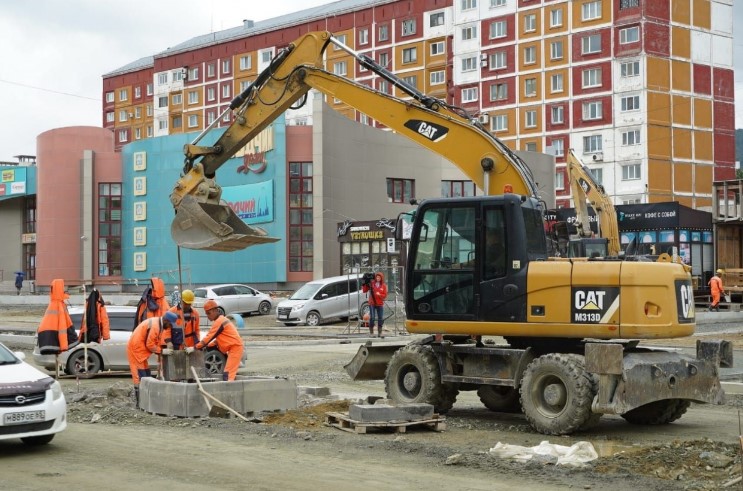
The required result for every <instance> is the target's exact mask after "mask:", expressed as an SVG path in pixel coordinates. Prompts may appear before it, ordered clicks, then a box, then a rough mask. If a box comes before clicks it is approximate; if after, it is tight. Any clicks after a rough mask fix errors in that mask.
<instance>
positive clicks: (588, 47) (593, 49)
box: [581, 34, 601, 55]
mask: <svg viewBox="0 0 743 491" xmlns="http://www.w3.org/2000/svg"><path fill="white" fill-rule="evenodd" d="M581 41H582V48H583V49H582V51H581V52H582V53H583V54H584V55H588V54H591V53H598V52H600V51H601V36H600V35H599V34H592V35H590V36H586V37H584V38H583V39H582V40H581Z"/></svg>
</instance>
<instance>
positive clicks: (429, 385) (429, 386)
mask: <svg viewBox="0 0 743 491" xmlns="http://www.w3.org/2000/svg"><path fill="white" fill-rule="evenodd" d="M384 387H385V390H386V392H387V398H389V399H392V400H393V401H395V402H406V403H411V402H417V403H426V404H431V405H433V407H434V411H436V412H437V413H439V414H445V413H446V412H448V411H449V410H450V409H451V408H452V406H453V405H454V402H455V401H456V399H457V395H458V394H459V390H458V389H457V387H456V386H455V385H453V384H444V383H442V382H441V371H440V369H439V364H438V361H437V360H436V355H435V354H434V352H433V350H432V349H431V347H430V346H422V345H416V344H409V345H406V346H404V347H403V348H400V349H399V350H397V351H396V352H395V353H394V354H393V355H392V358H391V359H390V362H389V364H388V365H387V371H386V372H385V375H384Z"/></svg>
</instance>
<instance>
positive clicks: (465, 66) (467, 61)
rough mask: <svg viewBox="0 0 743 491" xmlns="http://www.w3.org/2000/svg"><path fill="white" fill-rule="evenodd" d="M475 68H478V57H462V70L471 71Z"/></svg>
mask: <svg viewBox="0 0 743 491" xmlns="http://www.w3.org/2000/svg"><path fill="white" fill-rule="evenodd" d="M473 70H477V57H475V56H470V57H469V58H462V71H463V72H471V71H473Z"/></svg>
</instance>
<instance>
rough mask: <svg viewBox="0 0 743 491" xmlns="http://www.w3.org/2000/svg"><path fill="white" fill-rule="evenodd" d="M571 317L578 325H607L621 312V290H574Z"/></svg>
mask: <svg viewBox="0 0 743 491" xmlns="http://www.w3.org/2000/svg"><path fill="white" fill-rule="evenodd" d="M571 310H572V312H571V317H572V319H573V322H574V323H577V324H606V323H608V322H609V321H610V320H611V319H612V317H613V316H614V315H615V314H616V313H617V311H618V310H619V288H611V287H610V288H573V302H572V309H571Z"/></svg>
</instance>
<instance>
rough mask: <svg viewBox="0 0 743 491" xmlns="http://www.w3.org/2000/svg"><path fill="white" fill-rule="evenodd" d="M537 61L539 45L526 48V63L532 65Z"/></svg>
mask: <svg viewBox="0 0 743 491" xmlns="http://www.w3.org/2000/svg"><path fill="white" fill-rule="evenodd" d="M536 62H537V47H536V46H529V47H528V48H524V63H525V64H527V65H530V64H532V63H536Z"/></svg>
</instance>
